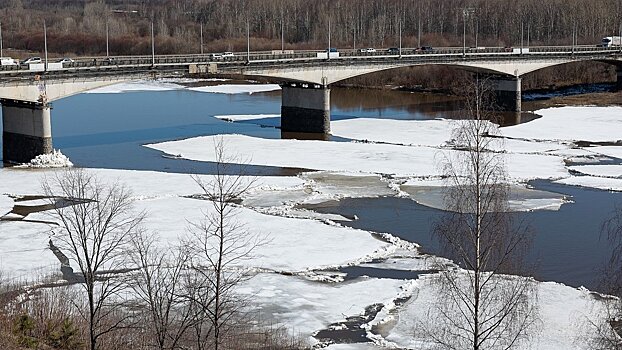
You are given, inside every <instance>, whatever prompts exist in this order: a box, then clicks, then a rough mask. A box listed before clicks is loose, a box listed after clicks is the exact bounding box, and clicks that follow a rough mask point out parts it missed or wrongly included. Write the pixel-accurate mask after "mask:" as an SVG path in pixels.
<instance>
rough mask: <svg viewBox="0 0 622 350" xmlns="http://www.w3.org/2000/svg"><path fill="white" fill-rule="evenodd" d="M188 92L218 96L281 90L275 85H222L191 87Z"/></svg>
mask: <svg viewBox="0 0 622 350" xmlns="http://www.w3.org/2000/svg"><path fill="white" fill-rule="evenodd" d="M188 90H191V91H197V92H209V93H218V94H253V93H257V92H267V91H276V90H281V87H280V86H279V85H277V84H222V85H213V86H200V87H191V88H188Z"/></svg>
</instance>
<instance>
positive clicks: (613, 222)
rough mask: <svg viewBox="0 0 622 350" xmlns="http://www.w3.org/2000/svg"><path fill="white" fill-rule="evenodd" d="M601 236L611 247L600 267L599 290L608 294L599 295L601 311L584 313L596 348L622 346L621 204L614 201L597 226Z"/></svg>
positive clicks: (618, 348)
mask: <svg viewBox="0 0 622 350" xmlns="http://www.w3.org/2000/svg"><path fill="white" fill-rule="evenodd" d="M601 239H606V240H607V242H609V244H610V245H611V247H612V251H611V256H610V257H609V261H608V262H607V264H606V265H605V266H604V268H603V270H602V282H601V284H600V286H599V288H600V290H602V291H603V292H605V293H607V294H609V295H610V296H609V297H606V298H603V300H602V303H603V308H604V310H603V311H602V312H604V314H603V313H602V312H596V313H595V314H593V315H590V316H591V317H586V318H585V322H586V323H587V325H588V329H587V331H588V332H590V331H591V332H592V333H591V334H590V335H591V339H590V345H591V347H592V348H593V349H599V350H620V349H622V300H621V298H622V207H620V206H619V205H616V206H615V208H614V210H613V211H612V213H611V215H610V217H609V219H607V220H605V222H603V224H602V227H601Z"/></svg>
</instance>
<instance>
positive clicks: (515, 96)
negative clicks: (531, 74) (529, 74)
mask: <svg viewBox="0 0 622 350" xmlns="http://www.w3.org/2000/svg"><path fill="white" fill-rule="evenodd" d="M492 87H493V89H494V91H495V102H496V107H497V108H498V109H499V110H500V111H504V112H521V109H522V107H521V97H522V93H521V78H519V77H511V78H500V77H497V78H493V79H492Z"/></svg>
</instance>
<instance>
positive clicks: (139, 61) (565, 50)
mask: <svg viewBox="0 0 622 350" xmlns="http://www.w3.org/2000/svg"><path fill="white" fill-rule="evenodd" d="M621 50H622V48H621V47H598V46H596V45H584V46H574V47H572V46H531V47H523V48H520V47H471V48H462V47H441V48H430V47H427V48H402V49H401V55H400V50H399V49H398V50H397V51H396V49H395V48H391V49H377V50H375V52H361V51H360V50H354V49H345V50H341V51H339V57H335V58H332V57H331V59H334V60H336V61H347V60H359V59H361V60H365V59H372V60H373V59H387V58H391V57H397V58H399V57H400V56H401V57H408V58H411V59H419V60H423V61H426V60H427V59H426V57H435V58H434V59H437V58H436V57H440V56H445V57H447V58H451V59H455V58H456V57H458V56H460V57H463V58H465V59H468V58H477V59H483V58H487V57H488V58H499V57H500V56H509V57H514V58H518V56H520V57H522V58H524V59H529V58H530V57H533V56H553V55H558V56H559V55H586V54H597V55H603V54H618V53H621ZM325 52H326V51H323V50H303V51H293V52H292V51H287V52H280V53H275V51H258V52H251V53H250V54H248V53H246V52H235V53H233V56H227V57H222V56H218V55H214V54H190V55H157V56H115V57H80V58H76V59H75V60H74V61H73V62H68V63H63V64H62V68H60V69H59V68H57V67H58V66H56V67H54V68H53V69H48V71H51V70H89V69H93V70H108V69H110V70H114V69H119V68H141V67H145V68H149V67H153V66H154V64H155V66H186V65H189V64H210V63H216V64H245V63H248V61H249V60H250V61H261V62H270V61H273V62H274V63H283V62H288V61H308V60H322V59H325V58H321V57H320V55H318V53H325ZM324 56H325V55H324ZM42 70H43V69H41V65H38V66H37V69H36V70H33V69H31V66H29V65H24V64H21V65H5V66H0V72H2V73H5V74H20V73H32V72H37V71H39V72H40V71H42Z"/></svg>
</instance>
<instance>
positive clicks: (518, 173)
mask: <svg viewBox="0 0 622 350" xmlns="http://www.w3.org/2000/svg"><path fill="white" fill-rule="evenodd" d="M218 137H222V138H223V139H224V140H225V142H226V143H227V147H228V150H230V151H231V152H232V153H234V154H242V155H244V156H245V157H246V158H247V159H251V163H252V164H256V165H269V166H280V167H298V168H308V169H316V170H330V171H348V172H364V173H385V174H397V175H400V176H440V175H441V173H442V171H441V169H439V167H438V166H437V164H438V162H437V160H440V158H439V157H442V155H443V153H442V152H440V151H439V150H438V149H434V148H429V147H404V146H396V145H386V144H368V143H357V142H326V141H300V140H274V139H260V138H254V137H249V136H243V135H224V136H218ZM213 138H214V137H213V136H204V137H196V138H191V139H186V140H180V141H171V142H163V143H158V144H150V145H146V146H147V147H150V148H154V149H157V150H161V151H163V152H166V153H169V154H183V155H184V158H187V159H191V160H198V161H214V160H215V159H216V157H215V153H214V150H213V147H205V145H213V142H214V140H213ZM444 152H457V151H451V150H446V151H444ZM507 165H508V170H509V175H510V177H511V178H512V180H514V181H527V180H530V179H536V178H545V179H546V178H562V177H567V176H568V173H567V171H566V170H565V168H564V166H563V162H562V159H561V158H560V157H555V156H548V155H536V154H509V155H508V156H507Z"/></svg>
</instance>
